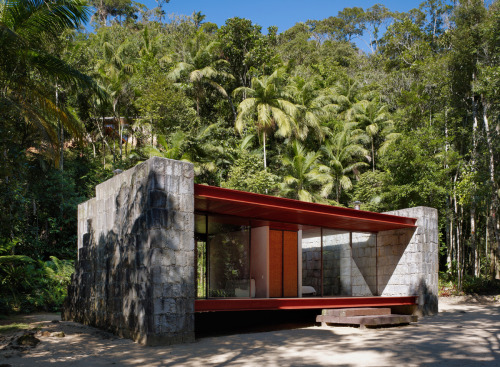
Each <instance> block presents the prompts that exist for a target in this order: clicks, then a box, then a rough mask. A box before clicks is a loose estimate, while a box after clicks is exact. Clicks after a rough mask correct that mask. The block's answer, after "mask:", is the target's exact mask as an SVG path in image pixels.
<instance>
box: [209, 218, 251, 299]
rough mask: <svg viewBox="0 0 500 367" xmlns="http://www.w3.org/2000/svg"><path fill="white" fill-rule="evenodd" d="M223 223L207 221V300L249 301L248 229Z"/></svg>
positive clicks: (222, 221)
mask: <svg viewBox="0 0 500 367" xmlns="http://www.w3.org/2000/svg"><path fill="white" fill-rule="evenodd" d="M224 219H225V218H221V217H211V216H210V217H209V218H208V221H209V225H208V227H209V233H208V253H209V261H208V264H209V265H208V269H209V297H249V295H250V294H249V283H250V281H249V278H250V259H249V244H250V228H249V226H247V225H240V224H233V223H231V224H229V223H225V222H224ZM233 221H234V220H231V222H233Z"/></svg>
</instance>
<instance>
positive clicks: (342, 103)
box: [331, 76, 364, 120]
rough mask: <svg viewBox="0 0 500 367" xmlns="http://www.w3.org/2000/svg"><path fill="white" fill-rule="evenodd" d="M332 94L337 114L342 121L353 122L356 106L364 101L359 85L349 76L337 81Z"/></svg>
mask: <svg viewBox="0 0 500 367" xmlns="http://www.w3.org/2000/svg"><path fill="white" fill-rule="evenodd" d="M331 92H332V98H333V101H334V104H335V105H336V112H337V113H338V114H339V116H340V117H341V118H342V119H344V120H351V119H352V116H353V113H354V110H353V107H354V105H355V104H356V103H358V102H359V101H362V100H364V98H363V96H362V95H361V88H360V85H359V83H358V82H357V81H356V80H354V79H352V78H350V77H348V76H344V77H342V78H341V79H339V80H338V81H337V83H336V84H335V86H334V87H333V88H332V90H331Z"/></svg>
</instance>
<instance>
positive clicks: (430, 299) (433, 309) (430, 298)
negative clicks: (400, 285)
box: [410, 278, 438, 316]
mask: <svg viewBox="0 0 500 367" xmlns="http://www.w3.org/2000/svg"><path fill="white" fill-rule="evenodd" d="M410 292H411V293H412V294H414V295H417V296H418V300H417V302H418V311H417V313H418V316H429V315H435V314H437V313H438V295H437V294H434V292H433V291H432V290H431V289H430V288H429V287H428V286H427V282H426V281H425V279H423V278H421V279H420V281H419V283H418V285H417V286H413V287H411V288H410Z"/></svg>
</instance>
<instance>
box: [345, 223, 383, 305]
mask: <svg viewBox="0 0 500 367" xmlns="http://www.w3.org/2000/svg"><path fill="white" fill-rule="evenodd" d="M376 246H377V235H376V234H372V233H361V232H353V233H352V244H351V251H352V260H351V261H352V263H351V281H352V296H355V297H363V296H366V297H370V296H376V295H377V250H376Z"/></svg>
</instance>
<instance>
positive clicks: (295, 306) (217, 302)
mask: <svg viewBox="0 0 500 367" xmlns="http://www.w3.org/2000/svg"><path fill="white" fill-rule="evenodd" d="M416 304H417V297H416V296H409V297H339V298H247V299H227V298H225V299H200V300H196V301H195V302H194V310H195V312H213V311H255V310H307V309H323V308H346V307H387V306H408V305H416Z"/></svg>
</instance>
